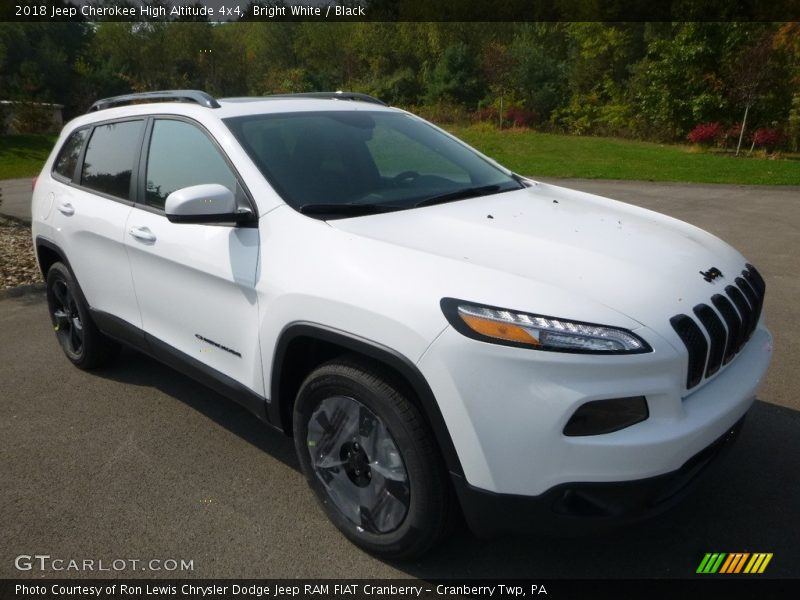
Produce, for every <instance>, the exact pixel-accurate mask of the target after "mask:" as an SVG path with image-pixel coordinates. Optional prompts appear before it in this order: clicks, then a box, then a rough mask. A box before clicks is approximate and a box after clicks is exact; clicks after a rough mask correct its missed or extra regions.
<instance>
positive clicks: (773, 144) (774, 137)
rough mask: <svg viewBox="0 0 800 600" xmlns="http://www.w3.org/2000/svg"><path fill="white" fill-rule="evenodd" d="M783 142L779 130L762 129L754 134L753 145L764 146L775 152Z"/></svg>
mask: <svg viewBox="0 0 800 600" xmlns="http://www.w3.org/2000/svg"><path fill="white" fill-rule="evenodd" d="M782 141H783V134H782V133H781V132H780V131H779V130H777V129H767V128H766V127H762V128H761V129H756V130H755V131H754V132H753V145H754V146H763V147H764V148H765V149H766V150H768V151H770V152H771V151H773V150H775V148H777V147H778V146H779V145H780V143H781V142H782Z"/></svg>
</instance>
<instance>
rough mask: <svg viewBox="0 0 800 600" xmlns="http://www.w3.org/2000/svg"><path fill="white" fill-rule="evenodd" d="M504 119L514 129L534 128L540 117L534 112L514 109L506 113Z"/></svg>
mask: <svg viewBox="0 0 800 600" xmlns="http://www.w3.org/2000/svg"><path fill="white" fill-rule="evenodd" d="M504 118H505V120H506V121H508V122H510V123H511V124H512V125H513V126H514V127H533V126H534V125H535V124H536V121H538V120H539V115H538V114H536V112H534V111H532V110H525V109H524V108H517V107H512V108H509V109H508V110H507V111H506V114H505V115H504Z"/></svg>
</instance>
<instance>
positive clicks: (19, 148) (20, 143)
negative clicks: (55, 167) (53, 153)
mask: <svg viewBox="0 0 800 600" xmlns="http://www.w3.org/2000/svg"><path fill="white" fill-rule="evenodd" d="M55 141H56V136H54V135H0V179H14V178H17V177H35V176H36V175H38V174H39V171H41V170H42V165H43V164H44V161H46V160H47V156H48V155H49V154H50V150H52V149H53V144H54V143H55Z"/></svg>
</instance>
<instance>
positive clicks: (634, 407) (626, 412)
mask: <svg viewBox="0 0 800 600" xmlns="http://www.w3.org/2000/svg"><path fill="white" fill-rule="evenodd" d="M649 416H650V413H649V411H648V409H647V399H646V398H645V397H644V396H634V397H630V398H610V399H608V400H593V401H591V402H587V403H586V404H583V405H581V406H580V407H579V408H578V410H576V411H575V412H574V413H573V415H572V417H570V419H569V421H568V422H567V424H566V425H565V426H564V435H566V436H569V437H578V436H587V435H601V434H604V433H613V432H614V431H619V430H620V429H625V428H626V427H630V426H631V425H635V424H636V423H641V422H642V421H644V420H645V419H647V417H649Z"/></svg>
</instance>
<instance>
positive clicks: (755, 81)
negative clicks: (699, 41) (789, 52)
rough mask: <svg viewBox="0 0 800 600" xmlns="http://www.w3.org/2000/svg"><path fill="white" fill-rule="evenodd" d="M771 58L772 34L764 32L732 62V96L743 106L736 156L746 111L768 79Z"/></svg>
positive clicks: (745, 121)
mask: <svg viewBox="0 0 800 600" xmlns="http://www.w3.org/2000/svg"><path fill="white" fill-rule="evenodd" d="M771 58H772V36H771V35H770V34H769V33H768V32H765V33H763V34H762V35H761V36H759V37H758V38H757V39H756V40H755V41H754V42H753V43H752V44H750V45H748V46H746V47H745V48H743V49H742V50H741V51H740V52H739V54H738V56H737V57H736V60H735V61H734V63H733V70H732V73H731V75H732V80H733V84H732V92H733V96H734V98H735V99H736V100H737V101H738V103H740V105H741V106H744V116H743V117H742V126H741V129H740V131H739V141H738V142H737V144H736V156H739V151H740V150H741V147H742V139H743V138H744V132H745V128H746V127H747V113H748V112H750V108H751V107H752V106H753V104H755V103H756V101H757V100H758V99H759V97H760V96H761V93H762V90H763V88H764V84H765V82H767V81H769V74H770V71H771V67H772V63H771Z"/></svg>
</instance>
